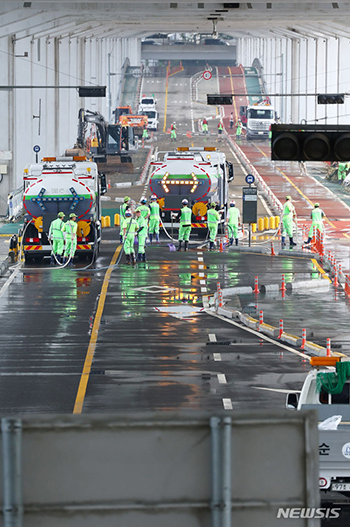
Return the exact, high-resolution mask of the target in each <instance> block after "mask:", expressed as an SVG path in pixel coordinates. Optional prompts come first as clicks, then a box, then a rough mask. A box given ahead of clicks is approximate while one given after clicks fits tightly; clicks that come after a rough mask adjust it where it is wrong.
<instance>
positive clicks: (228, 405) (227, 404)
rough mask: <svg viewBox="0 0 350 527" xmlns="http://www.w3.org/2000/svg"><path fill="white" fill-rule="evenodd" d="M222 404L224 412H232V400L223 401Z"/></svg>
mask: <svg viewBox="0 0 350 527" xmlns="http://www.w3.org/2000/svg"><path fill="white" fill-rule="evenodd" d="M222 404H223V405H224V410H232V401H231V399H223V400H222Z"/></svg>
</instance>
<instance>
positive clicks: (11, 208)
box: [6, 187, 23, 221]
mask: <svg viewBox="0 0 350 527" xmlns="http://www.w3.org/2000/svg"><path fill="white" fill-rule="evenodd" d="M7 207H8V208H7V217H6V219H7V220H9V221H15V220H16V219H17V218H18V217H19V216H20V215H21V214H22V212H23V187H20V188H18V189H16V190H14V191H12V192H11V193H10V194H9V195H8V198H7Z"/></svg>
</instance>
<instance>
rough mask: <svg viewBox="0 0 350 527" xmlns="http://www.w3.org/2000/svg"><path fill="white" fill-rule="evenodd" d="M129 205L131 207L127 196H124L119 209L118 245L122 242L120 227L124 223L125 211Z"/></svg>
mask: <svg viewBox="0 0 350 527" xmlns="http://www.w3.org/2000/svg"><path fill="white" fill-rule="evenodd" d="M130 205H131V198H129V196H125V198H124V200H123V205H122V206H121V207H120V209H119V220H120V221H119V225H120V233H119V239H120V243H122V242H123V229H122V225H123V223H124V220H125V211H126V210H127V209H128V208H130Z"/></svg>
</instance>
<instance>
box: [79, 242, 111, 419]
mask: <svg viewBox="0 0 350 527" xmlns="http://www.w3.org/2000/svg"><path fill="white" fill-rule="evenodd" d="M120 251H121V246H119V247H118V248H117V249H116V251H115V253H114V255H113V258H112V260H111V263H110V267H109V268H108V269H107V272H106V274H105V277H104V280H103V284H102V288H101V294H100V299H99V301H98V306H97V311H96V316H95V320H94V324H93V326H92V332H91V337H90V342H89V346H88V350H87V353H86V357H85V362H84V367H83V371H82V374H81V378H80V382H79V387H78V392H77V396H76V399H75V403H74V409H73V414H81V412H82V410H83V404H84V399H85V394H86V388H87V384H88V381H89V377H90V372H91V365H92V360H93V358H94V353H95V349H96V344H97V338H98V331H99V329H100V324H101V318H102V313H103V309H104V305H105V301H106V294H107V289H108V284H109V280H110V278H111V274H112V271H113V268H112V266H113V265H114V264H115V262H116V261H117V258H118V255H119V253H120Z"/></svg>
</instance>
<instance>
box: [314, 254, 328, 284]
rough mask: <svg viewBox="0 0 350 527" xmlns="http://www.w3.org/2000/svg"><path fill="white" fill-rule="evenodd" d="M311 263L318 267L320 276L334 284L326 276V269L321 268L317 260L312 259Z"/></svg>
mask: <svg viewBox="0 0 350 527" xmlns="http://www.w3.org/2000/svg"><path fill="white" fill-rule="evenodd" d="M311 262H312V263H313V264H314V266H315V267H316V269H317V271H318V272H319V273H320V275H322V278H325V279H326V280H328V281H329V282H332V280H331V279H330V278H329V277H328V276H327V275H326V271H324V269H322V267H321V266H320V264H319V263H318V261H317V260H315V259H314V258H312V259H311Z"/></svg>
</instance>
